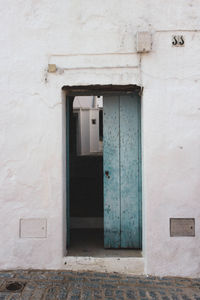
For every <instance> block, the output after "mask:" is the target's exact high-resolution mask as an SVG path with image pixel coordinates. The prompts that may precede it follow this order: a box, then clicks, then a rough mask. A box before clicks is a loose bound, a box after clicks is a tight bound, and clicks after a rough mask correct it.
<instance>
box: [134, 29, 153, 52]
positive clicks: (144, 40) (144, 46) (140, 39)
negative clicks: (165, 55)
mask: <svg viewBox="0 0 200 300" xmlns="http://www.w3.org/2000/svg"><path fill="white" fill-rule="evenodd" d="M151 48H152V35H151V33H150V32H148V31H140V32H137V52H140V53H146V52H150V51H151Z"/></svg>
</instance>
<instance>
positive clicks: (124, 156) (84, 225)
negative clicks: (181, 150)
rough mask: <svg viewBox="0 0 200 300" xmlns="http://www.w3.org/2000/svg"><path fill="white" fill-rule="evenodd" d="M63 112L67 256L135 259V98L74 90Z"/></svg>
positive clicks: (138, 216) (138, 169)
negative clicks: (65, 141)
mask: <svg viewBox="0 0 200 300" xmlns="http://www.w3.org/2000/svg"><path fill="white" fill-rule="evenodd" d="M92 92H93V94H92V95H91V93H92ZM66 107H67V166H68V167H67V173H68V174H67V175H68V176H67V178H68V180H67V194H68V197H67V198H68V205H67V207H68V210H67V225H68V226H67V227H68V232H67V233H68V235H67V237H68V242H67V248H68V255H71V256H122V257H123V256H125V257H127V256H140V253H139V252H136V251H135V250H140V249H141V233H142V226H141V145H140V144H141V142H140V141H141V139H140V96H139V93H138V91H137V90H135V88H134V91H133V90H131V91H130V90H127V91H114V92H112V93H110V92H109V93H108V92H105V91H103V90H102V93H99V91H98V92H97V91H95V92H94V91H90V92H89V93H88V92H86V93H82V95H81V94H80V92H77V90H76V91H75V92H73V93H72V95H69V96H68V97H67V105H66ZM127 250H128V251H127Z"/></svg>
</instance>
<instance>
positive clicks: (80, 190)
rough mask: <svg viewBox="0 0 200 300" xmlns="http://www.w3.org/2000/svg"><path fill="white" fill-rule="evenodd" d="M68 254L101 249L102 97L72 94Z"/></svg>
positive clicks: (89, 252) (79, 253) (90, 253)
mask: <svg viewBox="0 0 200 300" xmlns="http://www.w3.org/2000/svg"><path fill="white" fill-rule="evenodd" d="M70 125H71V127H70V135H71V147H70V243H69V244H70V246H69V255H84V254H85V255H93V252H96V251H98V249H103V248H104V244H103V237H104V234H103V97H102V96H76V97H74V99H73V104H72V115H71V124H70Z"/></svg>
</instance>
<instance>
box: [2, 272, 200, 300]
mask: <svg viewBox="0 0 200 300" xmlns="http://www.w3.org/2000/svg"><path fill="white" fill-rule="evenodd" d="M15 282H19V283H21V284H25V286H24V288H23V290H22V291H18V292H14V291H7V290H6V286H7V285H8V284H11V283H15ZM11 287H12V285H11ZM3 299H5V300H17V299H18V300H19V299H23V300H28V299H31V300H40V299H41V300H42V299H45V300H52V299H67V300H78V299H83V300H90V299H105V300H112V299H113V300H124V299H138V300H140V299H142V300H144V299H159V300H168V299H170V300H176V299H177V300H187V299H193V300H200V278H199V279H188V278H178V277H164V278H159V277H145V276H125V275H119V274H115V273H113V274H105V273H95V272H70V271H22V270H20V271H8V272H5V271H4V272H0V300H3Z"/></svg>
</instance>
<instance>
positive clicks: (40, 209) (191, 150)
mask: <svg viewBox="0 0 200 300" xmlns="http://www.w3.org/2000/svg"><path fill="white" fill-rule="evenodd" d="M0 7H1V9H0V23H1V28H3V30H2V31H1V37H0V39H1V48H0V66H1V67H0V89H1V106H0V114H1V115H0V131H1V133H0V164H1V167H0V187H1V188H0V199H1V212H0V218H1V235H0V245H1V247H0V268H1V269H8V268H9V269H11V268H63V267H64V263H63V257H64V254H65V251H64V245H65V238H64V236H65V222H66V221H65V194H66V193H65V184H64V182H65V176H64V165H65V163H64V161H65V158H64V148H65V140H64V138H63V137H64V136H65V133H64V129H63V128H64V125H63V124H64V123H65V120H64V100H63V99H64V98H65V96H64V92H62V90H61V89H62V87H63V86H64V85H90V84H102V85H103V84H121V85H125V84H137V85H139V86H143V87H144V90H143V95H142V148H143V152H142V161H143V221H144V226H143V227H144V228H143V250H144V262H145V273H146V274H152V275H180V276H193V277H194V276H199V275H200V256H199V249H200V222H199V220H200V201H199V195H200V184H199V183H200V155H199V153H200V95H199V90H200V81H199V78H200V51H199V45H200V25H199V18H200V1H199V0H188V1H182V0H174V1H171V0H166V1H161V0H148V1H147V0H124V1H121V0H110V1H106V0H85V1H81V0H69V1H65V0H61V1H53V0H48V1H47V0H27V1H25V0H12V1H11V0H8V1H0ZM138 31H149V32H151V34H152V40H153V44H152V50H151V51H150V52H149V53H145V54H137V53H136V49H137V47H136V34H137V32H138ZM175 34H180V35H183V36H184V38H185V46H184V47H180V48H179V47H172V45H171V40H172V35H175ZM48 64H56V66H57V71H56V73H48V72H47V67H48ZM181 217H183V218H195V226H196V228H195V237H170V234H169V218H181ZM26 218H30V219H34V218H36V219H46V220H47V238H40V239H39V238H28V239H26V238H25V239H23V238H20V236H19V223H20V219H26Z"/></svg>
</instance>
